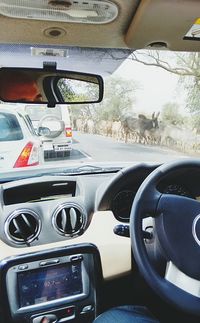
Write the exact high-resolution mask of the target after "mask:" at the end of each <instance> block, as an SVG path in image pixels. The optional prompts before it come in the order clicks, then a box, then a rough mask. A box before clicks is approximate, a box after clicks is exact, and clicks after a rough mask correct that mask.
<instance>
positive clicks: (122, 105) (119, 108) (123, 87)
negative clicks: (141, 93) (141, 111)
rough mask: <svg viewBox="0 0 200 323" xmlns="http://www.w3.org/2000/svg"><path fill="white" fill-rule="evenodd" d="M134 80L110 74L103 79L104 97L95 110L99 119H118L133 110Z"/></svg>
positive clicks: (136, 87) (135, 87) (135, 86)
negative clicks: (110, 75)
mask: <svg viewBox="0 0 200 323" xmlns="http://www.w3.org/2000/svg"><path fill="white" fill-rule="evenodd" d="M137 89H138V86H137V84H136V83H135V82H134V81H130V80H127V79H123V78H121V77H116V76H112V77H110V78H108V79H107V80H106V81H105V92H104V99H103V101H102V103H101V104H100V107H99V110H98V111H97V113H98V116H99V119H102V120H112V121H118V120H120V119H121V118H122V116H123V115H125V114H127V113H129V114H130V113H131V112H132V111H133V107H134V102H135V93H136V90H137Z"/></svg>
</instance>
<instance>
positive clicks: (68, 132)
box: [65, 128, 72, 137]
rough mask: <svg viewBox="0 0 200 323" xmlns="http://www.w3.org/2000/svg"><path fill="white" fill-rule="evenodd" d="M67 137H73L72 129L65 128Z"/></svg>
mask: <svg viewBox="0 0 200 323" xmlns="http://www.w3.org/2000/svg"><path fill="white" fill-rule="evenodd" d="M65 135H66V137H72V128H65Z"/></svg>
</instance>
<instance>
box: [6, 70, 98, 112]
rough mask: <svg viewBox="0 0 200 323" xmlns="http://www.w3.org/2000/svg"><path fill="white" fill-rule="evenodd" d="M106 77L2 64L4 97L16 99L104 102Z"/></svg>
mask: <svg viewBox="0 0 200 323" xmlns="http://www.w3.org/2000/svg"><path fill="white" fill-rule="evenodd" d="M102 97H103V80H102V77H101V76H99V75H93V74H85V73H78V72H70V71H62V70H56V69H55V68H47V69H34V68H1V69H0V100H1V101H3V102H16V103H34V104H35V103H39V104H41V103H42V104H48V106H52V107H53V106H55V105H56V104H66V103H67V104H82V103H96V102H100V101H101V100H102Z"/></svg>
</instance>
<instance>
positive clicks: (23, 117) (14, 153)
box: [0, 104, 43, 169]
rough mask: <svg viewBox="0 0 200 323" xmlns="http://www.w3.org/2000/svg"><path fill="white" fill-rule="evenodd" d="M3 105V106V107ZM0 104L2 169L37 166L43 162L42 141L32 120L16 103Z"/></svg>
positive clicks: (0, 155)
mask: <svg viewBox="0 0 200 323" xmlns="http://www.w3.org/2000/svg"><path fill="white" fill-rule="evenodd" d="M1 106H2V107H1ZM1 106H0V169H3V168H7V167H9V168H18V167H27V166H37V165H39V164H41V163H42V161H43V157H42V153H41V148H42V147H41V141H40V140H39V138H38V136H37V135H36V133H35V131H34V128H33V125H32V122H31V120H30V118H29V116H28V115H27V114H25V113H24V112H23V111H20V112H19V110H18V111H16V108H15V105H13V104H12V105H8V104H6V105H3V104H2V105H1Z"/></svg>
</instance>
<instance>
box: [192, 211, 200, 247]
mask: <svg viewBox="0 0 200 323" xmlns="http://www.w3.org/2000/svg"><path fill="white" fill-rule="evenodd" d="M192 235H193V237H194V240H195V241H196V243H197V244H198V245H199V246H200V214H198V215H197V216H196V218H195V219H194V221H193V223H192Z"/></svg>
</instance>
